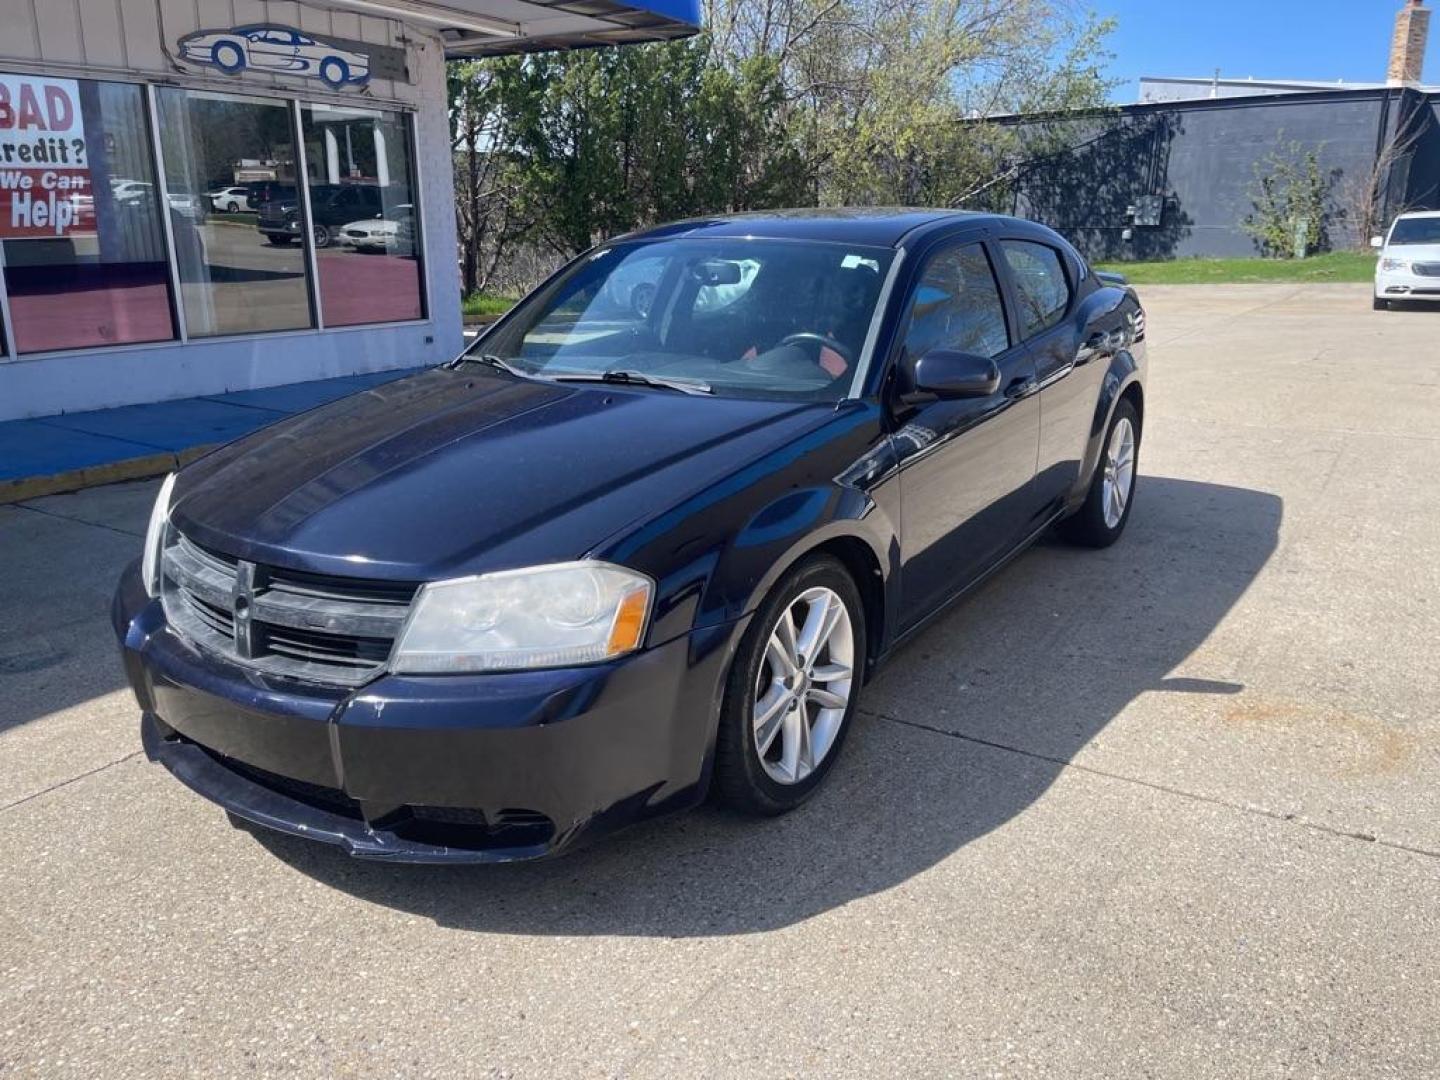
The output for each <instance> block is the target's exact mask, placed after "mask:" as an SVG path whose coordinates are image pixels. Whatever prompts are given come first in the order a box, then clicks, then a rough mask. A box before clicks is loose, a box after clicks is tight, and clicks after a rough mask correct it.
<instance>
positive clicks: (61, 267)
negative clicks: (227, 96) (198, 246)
mask: <svg viewBox="0 0 1440 1080" xmlns="http://www.w3.org/2000/svg"><path fill="white" fill-rule="evenodd" d="M0 107H3V109H4V113H5V115H6V116H8V117H9V118H10V121H11V122H9V123H6V124H5V125H4V129H3V131H0V242H3V255H4V266H5V285H6V288H7V290H8V294H9V302H10V317H11V320H12V321H13V323H14V326H13V328H12V327H7V328H5V332H6V333H13V335H14V345H15V349H16V351H18V352H21V353H33V352H46V351H49V350H53V349H77V348H87V347H89V348H94V347H97V346H104V345H124V344H134V343H139V342H152V341H167V340H170V339H172V338H173V337H174V336H175V326H174V320H173V318H172V311H171V303H170V278H169V270H168V266H167V262H166V252H165V237H164V232H163V230H162V227H161V219H160V214H161V209H160V204H159V199H158V198H157V195H156V190H157V189H156V186H155V176H154V166H153V162H154V158H153V155H152V154H151V147H150V126H149V120H148V116H147V114H146V111H145V100H144V91H143V90H142V89H141V88H140V87H138V86H132V85H128V84H124V83H107V82H95V81H91V80H75V79H52V78H45V77H40V76H28V75H8V74H0ZM171 213H172V216H173V213H174V211H173V208H172V210H171Z"/></svg>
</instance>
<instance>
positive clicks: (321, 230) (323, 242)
mask: <svg viewBox="0 0 1440 1080" xmlns="http://www.w3.org/2000/svg"><path fill="white" fill-rule="evenodd" d="M311 234H312V235H313V236H314V237H315V247H316V248H317V249H319V248H328V247H329V246H330V244H331V242H332V241H333V240H334V239H335V237H334V235H333V234H332V233H331V232H330V229H329V228H328V227H327V226H324V225H316V226H315V228H314V229H312V230H311Z"/></svg>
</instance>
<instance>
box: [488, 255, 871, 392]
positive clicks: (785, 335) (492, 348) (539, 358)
mask: <svg viewBox="0 0 1440 1080" xmlns="http://www.w3.org/2000/svg"><path fill="white" fill-rule="evenodd" d="M894 256H895V253H894V251H892V250H890V249H888V248H868V247H858V246H854V245H847V244H829V243H815V242H809V241H803V242H802V241H792V240H753V239H743V238H735V239H677V240H658V241H652V242H648V243H647V242H637V243H623V244H615V245H611V246H610V247H606V248H603V249H601V250H600V251H597V252H596V253H595V254H593V255H591V256H590V257H589V258H587V259H585V260H584V261H583V262H581V263H579V264H577V265H576V266H575V267H573V268H572V269H571V270H570V271H569V272H568V273H567V274H565V275H564V276H563V277H561V278H560V279H559V280H557V281H554V282H552V283H551V284H550V285H548V286H546V288H545V289H544V290H542V291H541V292H540V293H537V294H535V295H534V296H532V297H531V298H530V300H528V301H527V302H526V303H525V304H523V305H522V306H521V307H520V308H519V309H518V310H517V311H516V313H515V314H514V316H512V317H511V318H509V319H506V320H505V321H503V322H502V323H501V324H500V325H499V326H497V327H496V329H495V330H494V331H492V332H491V333H490V334H487V335H485V336H484V337H483V338H481V339H480V341H478V342H477V343H476V346H475V349H474V351H476V352H479V353H485V354H489V355H492V356H498V357H500V358H501V359H503V360H505V361H507V362H508V363H509V364H510V365H511V366H512V367H514V368H515V369H517V370H519V371H521V372H524V373H526V374H531V375H538V376H540V377H542V378H563V377H566V376H582V375H600V374H603V373H605V372H625V373H629V374H631V375H639V376H644V377H649V378H653V379H657V380H658V379H669V380H675V381H688V382H693V383H695V384H697V385H703V386H705V387H706V388H708V389H709V390H710V391H711V392H713V393H716V394H725V395H730V396H737V397H769V398H775V397H779V398H794V399H797V400H804V401H838V400H839V399H841V398H843V397H845V396H846V395H847V394H849V393H850V389H851V387H852V385H853V384H854V382H855V377H856V375H857V373H858V371H859V365H860V354H861V351H862V349H863V347H864V343H865V338H866V335H867V333H868V331H869V328H870V322H871V319H872V317H873V315H874V313H875V305H876V302H877V300H878V299H879V296H880V289H881V284H882V282H883V280H884V277H885V274H886V272H887V271H888V270H889V268H890V263H891V261H892V260H893V258H894ZM636 381H640V380H636Z"/></svg>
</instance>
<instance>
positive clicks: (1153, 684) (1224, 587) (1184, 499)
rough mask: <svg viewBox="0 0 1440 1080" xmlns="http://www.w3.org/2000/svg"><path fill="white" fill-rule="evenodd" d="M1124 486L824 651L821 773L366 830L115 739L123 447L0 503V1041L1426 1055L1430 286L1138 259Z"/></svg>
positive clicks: (1081, 1056) (1204, 1069) (1437, 396)
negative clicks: (832, 653)
mask: <svg viewBox="0 0 1440 1080" xmlns="http://www.w3.org/2000/svg"><path fill="white" fill-rule="evenodd" d="M1143 294H1144V298H1145V300H1146V302H1147V306H1148V309H1149V316H1150V318H1149V325H1150V340H1151V352H1152V372H1151V382H1150V389H1149V397H1148V413H1147V417H1146V427H1145V433H1144V441H1143V445H1142V448H1141V454H1140V469H1141V480H1140V486H1139V489H1138V493H1137V499H1138V501H1137V503H1136V506H1135V510H1134V514H1133V517H1132V520H1131V522H1130V526H1129V531H1128V532H1127V534H1126V536H1125V538H1124V539H1123V540H1122V541H1121V542H1120V543H1119V544H1118V545H1116V546H1115V547H1113V548H1111V549H1109V550H1107V551H1104V552H1098V553H1097V552H1081V551H1075V550H1071V549H1069V548H1066V547H1064V546H1062V545H1060V544H1059V543H1057V542H1052V541H1047V542H1044V543H1042V544H1041V545H1039V546H1037V547H1036V548H1035V549H1033V550H1032V551H1031V552H1030V553H1028V554H1027V555H1025V556H1024V557H1022V558H1020V559H1019V560H1017V561H1016V562H1015V563H1013V564H1012V565H1011V566H1010V567H1009V568H1008V569H1007V570H1005V571H1004V572H1003V573H1001V574H1000V575H998V576H997V577H996V578H994V579H993V580H992V581H990V582H989V583H988V584H987V585H986V586H984V587H983V588H982V589H981V590H980V591H979V592H978V593H977V594H976V595H974V596H973V597H972V598H971V599H970V600H968V601H967V602H966V603H964V604H962V605H960V606H958V607H957V608H955V609H954V610H953V612H951V613H950V614H948V615H947V616H945V617H944V618H942V619H941V620H940V621H938V622H937V623H936V624H935V625H934V626H933V627H932V628H931V629H930V630H929V631H928V632H926V633H925V634H924V635H923V636H921V637H920V638H919V639H918V640H916V641H915V642H914V643H913V644H911V645H910V646H908V647H907V648H906V649H905V650H904V651H903V652H902V653H901V654H900V655H899V656H898V657H897V658H896V660H895V661H894V662H893V663H892V664H891V665H890V666H889V667H888V668H887V669H886V670H885V671H884V672H883V673H882V674H881V676H880V677H879V678H878V679H877V681H876V682H874V683H873V684H872V685H871V686H870V687H869V688H868V690H867V692H866V695H865V697H864V699H863V702H862V708H863V710H864V711H863V714H862V715H861V716H860V718H859V723H858V726H857V728H856V730H855V731H854V732H853V735H852V738H851V740H850V741H849V743H848V744H847V746H846V748H845V755H844V758H843V759H842V760H841V762H840V763H839V764H838V766H837V768H836V770H835V772H834V773H833V774H832V776H831V780H830V783H829V784H828V786H827V788H826V790H825V791H824V792H823V793H822V794H820V795H819V796H818V797H817V798H816V799H815V800H813V801H812V802H811V803H809V804H808V805H807V806H806V807H805V808H803V809H802V810H801V811H799V812H797V813H795V814H792V815H790V816H788V817H785V818H783V819H779V820H773V821H763V822H755V821H748V820H743V819H740V818H737V817H734V816H731V815H729V814H726V813H723V812H721V811H718V810H715V809H709V808H706V809H701V810H699V811H696V812H693V813H689V814H686V815H683V816H680V817H674V818H670V819H666V820H663V821H658V822H654V823H649V824H646V825H643V826H640V827H637V828H635V829H632V830H630V831H628V832H625V833H623V834H621V835H618V836H616V837H613V838H611V839H609V840H608V841H606V842H605V843H603V844H601V845H599V846H597V847H594V848H592V849H589V850H585V851H582V852H579V853H576V854H575V855H573V856H570V857H567V858H563V859H559V860H556V861H553V862H550V863H545V864H537V865H530V866H518V867H501V868H469V869H454V868H414V867H393V866H377V865H373V864H367V863H361V862H356V861H352V860H349V859H347V858H346V857H345V856H344V855H342V854H339V853H337V852H335V851H332V850H330V849H326V848H319V847H316V846H313V845H309V844H306V843H304V842H301V841H298V840H294V839H290V838H285V837H276V836H261V835H257V834H252V833H250V832H247V831H240V830H236V829H232V828H231V827H230V826H229V825H228V824H227V823H226V820H225V818H224V815H223V814H222V813H220V812H219V811H218V810H216V809H214V808H213V807H211V806H209V805H208V804H206V803H205V802H203V801H202V800H200V799H199V798H198V797H196V796H194V795H192V794H191V793H190V792H188V791H187V790H185V789H184V788H183V787H182V786H181V785H180V784H178V783H177V782H175V781H174V780H173V779H171V778H170V777H169V776H168V775H167V774H166V773H165V772H164V771H163V770H162V769H160V768H159V767H158V766H153V765H150V764H148V763H146V761H145V760H144V757H143V755H141V754H140V752H139V747H138V740H137V730H136V729H137V722H138V717H137V713H136V709H135V706H134V703H133V701H132V700H131V699H130V697H129V694H128V692H127V691H125V690H124V688H123V686H122V682H121V677H120V672H119V667H118V661H117V659H116V652H115V646H114V643H113V641H112V639H111V635H110V630H109V627H108V625H107V621H106V611H107V607H108V602H109V594H110V589H111V587H112V585H113V582H114V580H115V578H116V576H117V575H118V573H119V572H120V569H121V567H122V566H123V564H124V563H125V562H127V561H128V560H129V559H130V558H133V557H134V556H135V554H136V553H137V552H138V549H139V544H140V535H141V533H142V532H143V530H144V523H145V518H146V515H147V513H148V510H149V504H150V500H151V498H152V496H153V491H154V484H153V482H147V483H137V484H128V485H114V486H111V487H104V488H96V489H92V490H89V491H84V492H79V493H76V494H72V495H58V496H52V497H49V498H45V499H38V500H33V501H30V502H26V503H20V504H16V505H12V506H0V564H3V566H4V568H5V573H4V574H3V575H0V836H3V841H0V926H3V927H4V932H3V934H0V976H3V977H0V1077H6V1078H8V1077H11V1076H15V1077H22V1076H23V1077H45V1078H50V1077H71V1076H74V1077H100V1076H103V1077H105V1078H106V1080H120V1078H124V1077H173V1076H183V1075H195V1076H206V1077H223V1076H276V1077H281V1076H283V1077H312V1076H313V1077H342V1076H383V1077H447V1078H448V1077H470V1076H475V1077H549V1076H557V1077H572V1076H574V1077H591V1076H595V1077H607V1076H624V1077H681V1076H683V1077H702V1076H715V1077H731V1076H735V1077H755V1076H765V1077H785V1076H805V1077H809V1076H826V1077H829V1076H837V1077H872V1076H873V1077H896V1076H907V1077H910V1076H913V1077H929V1076H935V1077H942V1076H944V1077H949V1076H967V1077H968V1076H985V1077H1002V1076H1003V1077H1011V1076H1015V1077H1021V1076H1023V1077H1033V1076H1053V1077H1083V1076H1104V1077H1181V1076H1184V1077H1188V1076H1195V1077H1336V1078H1342V1077H1343V1078H1347V1080H1349V1078H1356V1077H1380V1076H1395V1077H1420V1076H1429V1075H1437V1074H1440V993H1437V986H1436V983H1437V974H1436V973H1437V971H1440V904H1437V902H1436V892H1437V884H1440V784H1437V780H1440V717H1437V707H1436V702H1437V701H1440V662H1437V660H1436V655H1435V646H1436V642H1437V641H1440V469H1437V467H1436V464H1437V461H1440V310H1437V311H1404V312H1389V313H1381V312H1372V311H1371V310H1369V297H1368V293H1367V290H1366V288H1365V287H1363V286H1361V287H1355V286H1303V287H1292V286H1244V287H1226V286H1201V287H1186V288H1180V287H1166V288H1150V289H1145V290H1143Z"/></svg>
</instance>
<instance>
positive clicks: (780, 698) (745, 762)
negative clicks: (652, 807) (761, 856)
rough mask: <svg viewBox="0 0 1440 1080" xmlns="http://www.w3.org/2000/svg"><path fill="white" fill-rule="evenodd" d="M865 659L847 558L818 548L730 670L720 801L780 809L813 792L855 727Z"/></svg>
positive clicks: (754, 809) (780, 588) (753, 628)
mask: <svg viewBox="0 0 1440 1080" xmlns="http://www.w3.org/2000/svg"><path fill="white" fill-rule="evenodd" d="M865 656H866V653H865V617H864V606H863V604H862V603H861V599H860V590H859V589H858V588H857V587H856V585H855V581H854V579H853V578H851V576H850V574H849V572H848V571H847V570H846V569H845V567H844V565H843V564H841V563H840V562H839V561H838V560H837V559H834V558H832V557H830V556H828V555H822V556H817V557H815V558H813V559H809V560H806V561H805V562H803V563H801V564H800V565H799V566H798V567H796V568H795V569H794V570H792V571H791V572H790V573H789V574H787V575H786V576H785V577H784V578H783V579H782V580H781V581H780V583H779V584H778V585H777V586H776V587H775V588H774V589H773V590H772V591H771V593H770V595H769V597H767V598H766V600H765V602H764V603H763V604H762V605H761V606H760V609H759V610H758V611H757V612H756V613H755V618H754V619H753V621H752V622H751V624H750V627H749V629H748V630H747V631H746V632H745V637H744V639H743V640H742V642H741V643H740V649H739V651H738V653H737V654H736V657H735V661H734V664H733V665H732V666H731V669H730V677H729V680H728V682H727V683H726V689H725V703H724V705H723V706H722V708H721V714H720V730H719V733H718V735H717V737H716V745H715V786H716V790H717V792H718V794H719V796H720V799H721V801H723V802H724V803H726V804H727V805H729V806H731V807H733V808H734V809H737V810H741V811H744V812H746V813H751V814H762V815H774V814H782V813H784V812H785V811H787V810H792V809H794V808H795V807H797V806H799V805H800V804H801V803H802V802H804V801H805V800H806V799H808V798H809V797H810V796H811V795H812V794H813V793H814V792H815V789H816V788H818V787H819V786H820V784H821V782H822V781H823V780H824V779H825V776H826V774H827V773H829V771H830V769H831V767H832V766H833V765H834V764H835V760H836V758H837V757H838V756H839V753H840V747H841V745H842V743H843V742H844V740H845V734H846V732H847V731H848V730H849V727H850V720H851V717H852V716H853V714H854V712H855V703H856V700H857V699H858V697H859V691H860V683H861V680H862V677H863V674H864V671H865Z"/></svg>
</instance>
